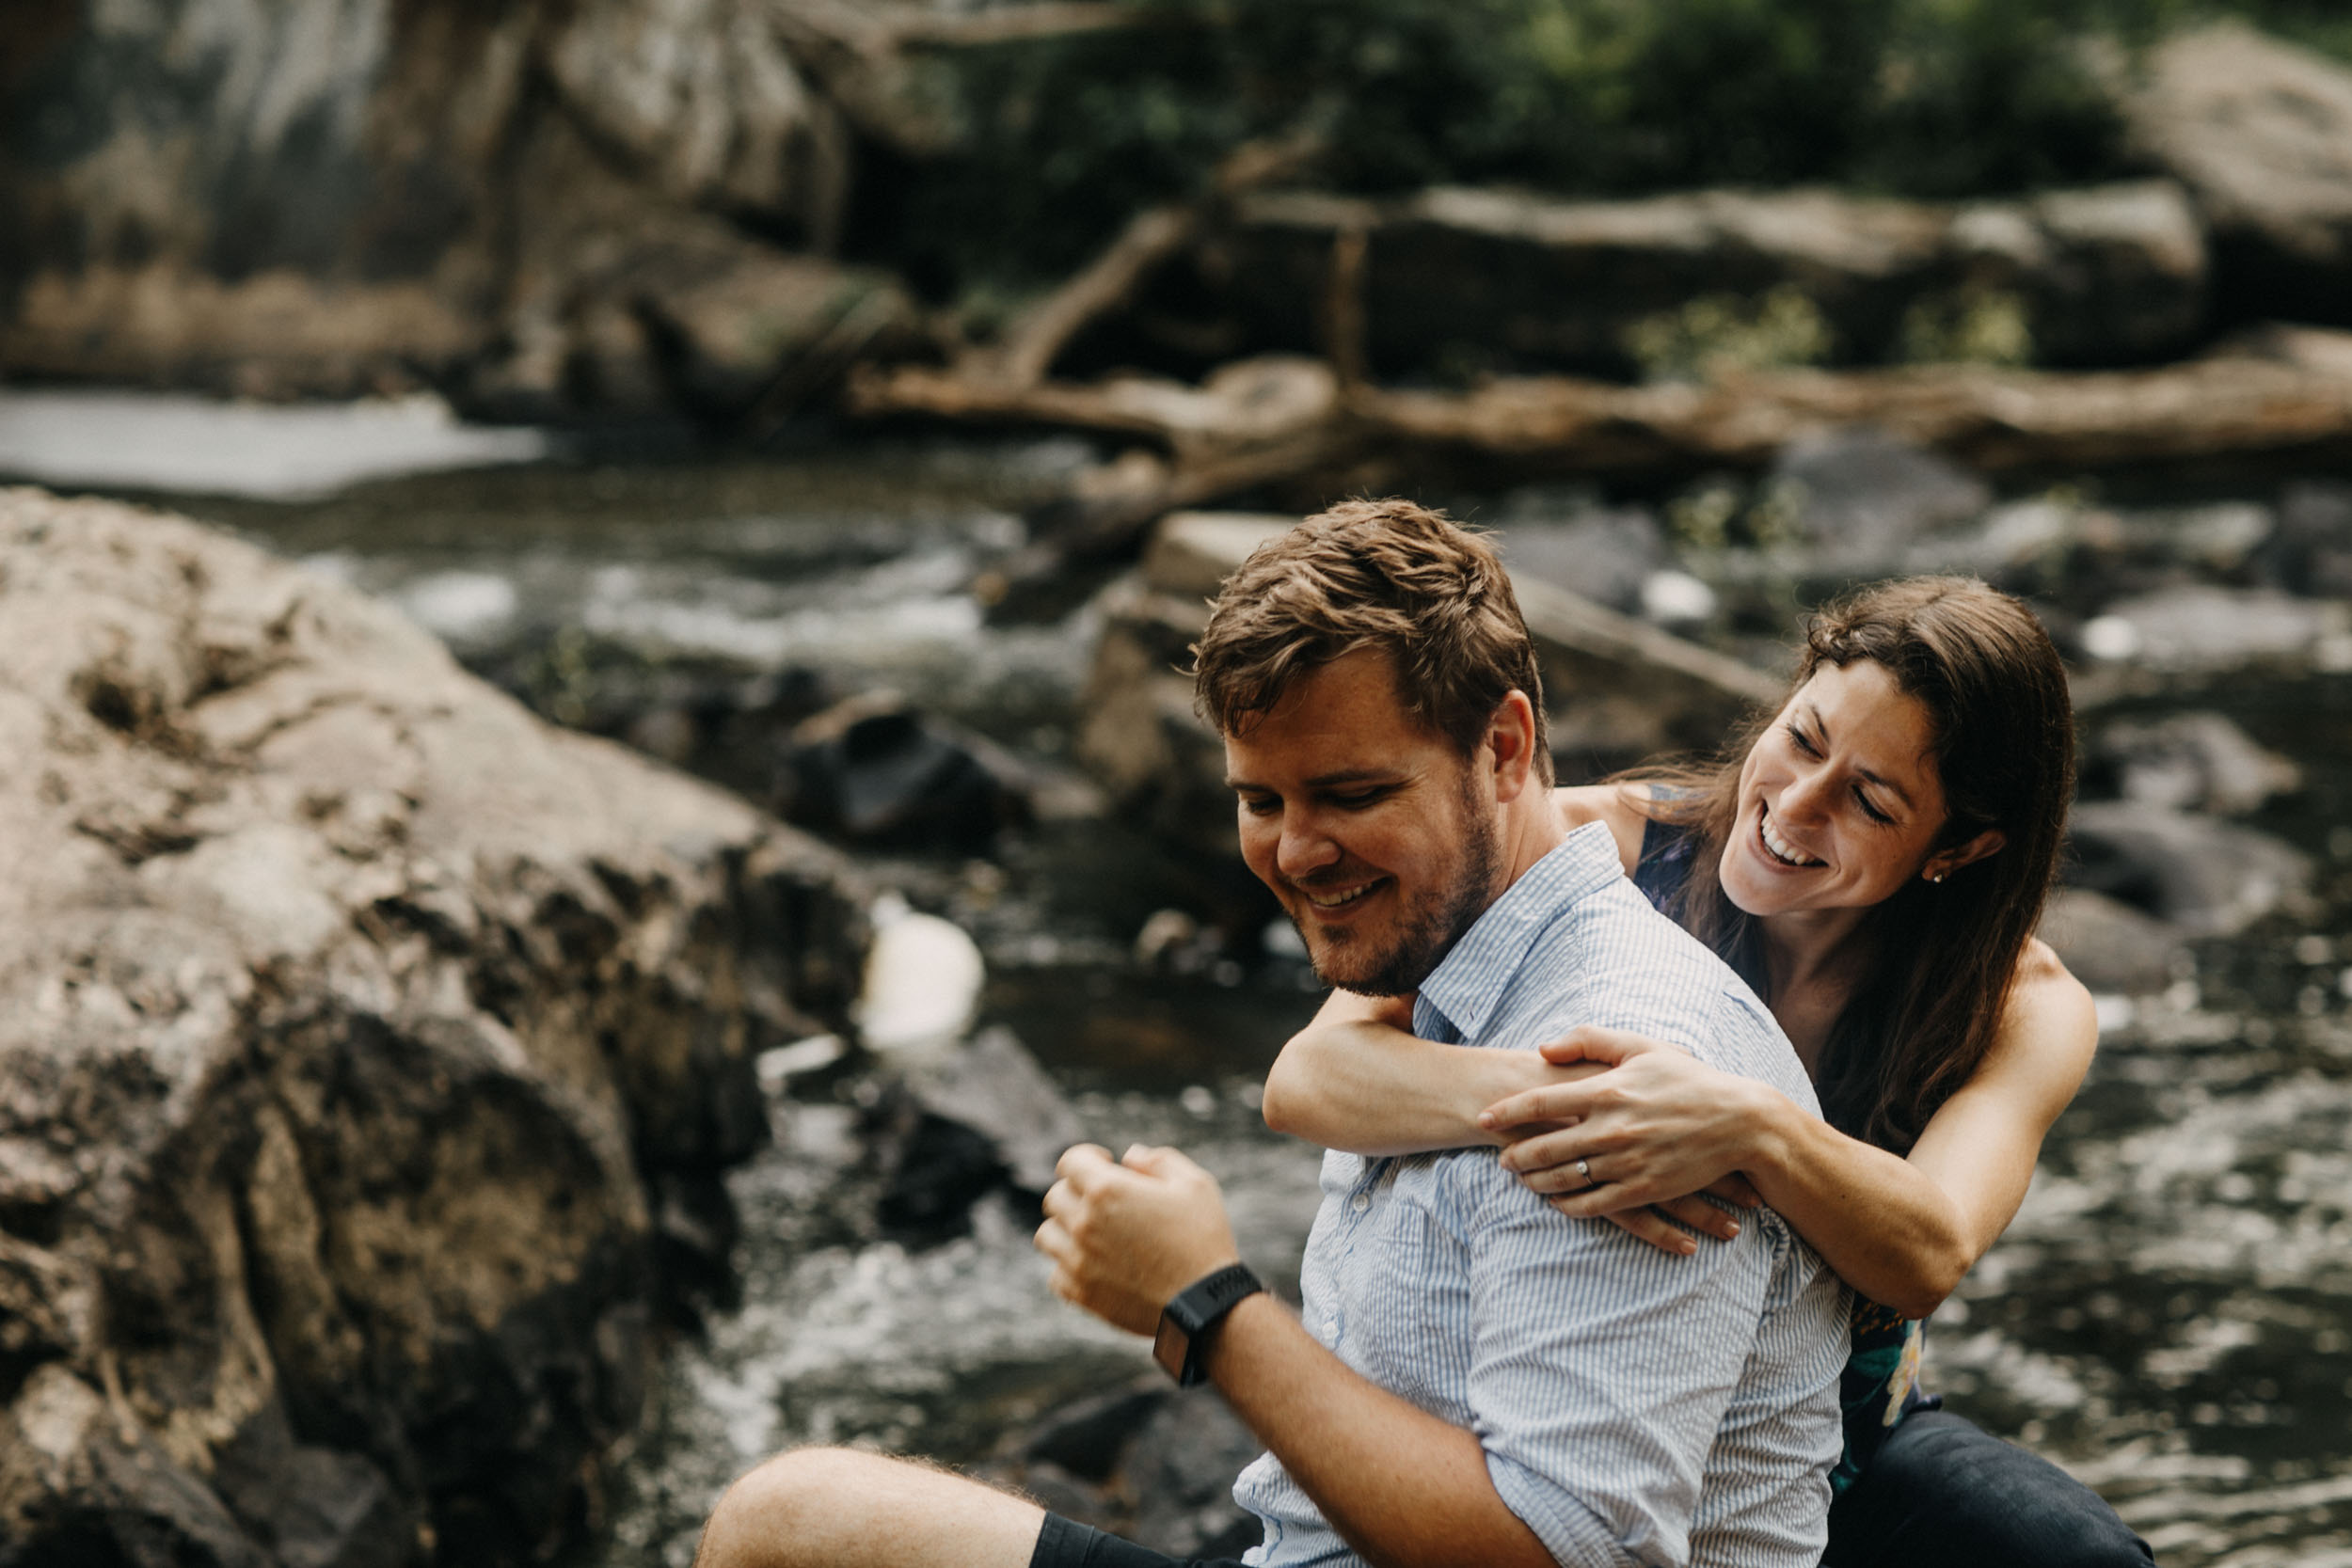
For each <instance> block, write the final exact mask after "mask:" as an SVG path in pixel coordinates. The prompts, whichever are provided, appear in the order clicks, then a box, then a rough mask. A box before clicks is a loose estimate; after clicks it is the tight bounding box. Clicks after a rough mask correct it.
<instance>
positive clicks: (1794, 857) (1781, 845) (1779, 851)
mask: <svg viewBox="0 0 2352 1568" xmlns="http://www.w3.org/2000/svg"><path fill="white" fill-rule="evenodd" d="M1756 842H1757V843H1759V844H1761V845H1763V846H1764V852H1765V853H1766V854H1768V855H1770V856H1772V859H1774V860H1776V861H1778V862H1779V863H1781V864H1783V865H1788V866H1795V867H1798V868H1799V869H1803V868H1804V867H1808V866H1815V865H1820V864H1821V863H1822V862H1820V861H1817V860H1815V859H1813V858H1812V857H1810V856H1809V855H1807V854H1805V853H1804V851H1803V850H1801V849H1799V848H1798V847H1796V846H1795V845H1793V844H1791V843H1789V842H1788V840H1787V839H1785V838H1783V837H1781V836H1780V834H1778V833H1776V832H1773V831H1772V813H1771V812H1770V811H1769V810H1767V809H1766V808H1765V807H1763V806H1761V805H1759V806H1757V807H1756Z"/></svg>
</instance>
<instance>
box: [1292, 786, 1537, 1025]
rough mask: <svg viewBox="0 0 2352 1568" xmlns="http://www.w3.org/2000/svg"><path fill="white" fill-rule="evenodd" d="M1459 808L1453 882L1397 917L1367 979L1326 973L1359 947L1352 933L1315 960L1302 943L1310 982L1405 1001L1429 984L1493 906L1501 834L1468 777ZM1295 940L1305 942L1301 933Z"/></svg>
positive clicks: (1369, 960) (1311, 948)
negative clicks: (1434, 972)
mask: <svg viewBox="0 0 2352 1568" xmlns="http://www.w3.org/2000/svg"><path fill="white" fill-rule="evenodd" d="M1458 808H1459V810H1460V812H1461V817H1462V823H1463V833H1462V845H1461V848H1460V853H1459V854H1458V855H1457V856H1456V857H1455V860H1454V865H1455V867H1456V871H1455V875H1454V880H1453V881H1452V882H1451V883H1449V884H1447V885H1446V886H1445V887H1443V888H1440V889H1437V890H1435V891H1434V892H1433V893H1432V895H1431V896H1429V897H1428V898H1427V899H1425V900H1423V901H1422V902H1421V903H1420V905H1419V906H1418V907H1417V908H1415V909H1413V910H1410V911H1402V929H1400V930H1399V931H1397V933H1396V934H1395V936H1394V938H1393V939H1392V941H1391V945H1390V947H1389V948H1388V950H1387V951H1385V952H1382V953H1378V954H1374V955H1367V956H1366V958H1365V960H1364V961H1365V962H1366V963H1368V964H1369V965H1370V966H1371V973H1369V974H1353V973H1351V974H1333V973H1332V972H1331V971H1330V970H1329V969H1327V968H1326V967H1325V966H1326V962H1327V959H1331V958H1338V957H1339V956H1340V953H1341V952H1342V951H1344V950H1346V949H1348V948H1352V947H1355V946H1357V945H1358V944H1359V942H1360V940H1361V939H1360V938H1359V937H1358V936H1357V935H1356V934H1355V933H1353V932H1351V933H1348V934H1347V935H1346V936H1345V937H1343V939H1342V940H1341V941H1340V942H1331V941H1330V939H1329V938H1326V939H1325V943H1324V945H1325V946H1326V947H1327V949H1333V950H1332V951H1327V952H1325V953H1322V954H1317V953H1316V952H1315V946H1316V944H1315V942H1313V941H1312V940H1311V939H1307V950H1308V953H1309V954H1310V955H1311V958H1312V961H1313V963H1314V968H1315V978H1317V979H1319V980H1321V981H1322V982H1323V983H1324V984H1325V985H1327V986H1335V987H1337V988H1338V989H1340V990H1351V991H1355V992H1357V993H1358V994H1359V995H1362V996H1404V995H1406V994H1407V993H1408V992H1411V991H1414V990H1419V989H1420V988H1421V983H1422V981H1423V980H1426V979H1427V978H1429V972H1430V971H1431V970H1433V969H1436V968H1437V967H1438V963H1439V962H1440V961H1442V960H1443V959H1444V958H1445V956H1446V954H1447V953H1448V952H1450V951H1451V950H1452V949H1453V947H1454V943H1455V942H1458V941H1460V940H1461V937H1462V933H1463V932H1465V931H1467V930H1469V929H1470V927H1471V926H1472V925H1474V924H1476V922H1477V920H1478V917H1479V916H1480V915H1481V914H1484V913H1485V912H1486V906H1487V905H1488V904H1489V903H1491V902H1493V900H1494V891H1495V889H1494V884H1495V878H1496V874H1497V871H1498V869H1499V867H1500V866H1501V864H1502V852H1501V845H1500V839H1501V834H1500V833H1498V832H1497V831H1496V828H1495V822H1494V817H1493V816H1492V814H1491V813H1488V812H1484V811H1481V810H1479V809H1478V802H1477V800H1475V799H1474V780H1473V779H1472V778H1470V777H1465V778H1464V779H1463V781H1462V792H1461V797H1460V800H1459V801H1458ZM1293 924H1296V922H1295V921H1294V922H1293ZM1300 935H1301V937H1302V938H1305V935H1306V934H1305V931H1304V930H1303V929H1302V930H1301V932H1300Z"/></svg>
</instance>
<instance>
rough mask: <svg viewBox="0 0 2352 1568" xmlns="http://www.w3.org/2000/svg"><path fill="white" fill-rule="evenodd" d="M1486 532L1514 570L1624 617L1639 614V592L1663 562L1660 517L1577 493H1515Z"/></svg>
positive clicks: (1546, 489) (1533, 490) (1545, 490)
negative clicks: (1601, 605)
mask: <svg viewBox="0 0 2352 1568" xmlns="http://www.w3.org/2000/svg"><path fill="white" fill-rule="evenodd" d="M1489 526H1490V527H1491V529H1492V531H1493V535H1494V543H1495V546H1496V547H1497V548H1498V549H1500V550H1501V551H1502V558H1503V560H1504V561H1505V562H1508V563H1509V565H1510V567H1511V570H1512V571H1513V572H1515V573H1518V574H1521V575H1523V576H1527V577H1532V578H1536V579H1537V580H1539V581H1543V582H1549V583H1550V584H1552V585H1553V586H1555V587H1559V588H1565V589H1567V590H1569V591H1570V592H1572V593H1577V594H1583V595H1584V596H1585V597H1586V598H1588V599H1593V600H1596V601H1597V602H1598V603H1601V604H1604V605H1607V606H1608V607H1609V608H1610V609H1612V610H1623V611H1626V612H1628V613H1631V612H1634V611H1637V610H1641V608H1642V592H1643V588H1644V587H1645V585H1646V584H1647V583H1648V582H1649V581H1650V579H1651V578H1654V577H1656V576H1657V575H1658V573H1659V572H1660V571H1661V570H1662V569H1663V568H1664V567H1665V564H1666V535H1665V531H1664V530H1663V529H1661V528H1660V527H1659V525H1658V519H1657V517H1655V516H1654V515H1651V514H1650V513H1649V512H1648V511H1646V510H1645V509H1644V508H1642V507H1638V506H1628V507H1607V506H1603V505H1601V504H1600V503H1599V502H1598V501H1597V499H1595V498H1594V497H1593V496H1592V495H1591V494H1590V493H1589V492H1586V491H1582V490H1578V489H1565V490H1559V489H1552V488H1549V487H1545V486H1537V487H1531V488H1529V489H1525V490H1518V491H1515V492H1513V493H1512V494H1511V495H1510V496H1508V497H1506V498H1505V499H1504V500H1503V502H1502V506H1501V507H1500V508H1499V509H1498V510H1497V513H1496V515H1495V516H1494V518H1493V519H1492V521H1491V524H1490V525H1489Z"/></svg>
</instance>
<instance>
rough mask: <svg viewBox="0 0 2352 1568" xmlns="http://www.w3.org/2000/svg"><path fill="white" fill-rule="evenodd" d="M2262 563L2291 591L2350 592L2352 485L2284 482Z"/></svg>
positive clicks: (2273, 576)
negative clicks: (2274, 522) (2275, 526)
mask: <svg viewBox="0 0 2352 1568" xmlns="http://www.w3.org/2000/svg"><path fill="white" fill-rule="evenodd" d="M2261 564H2262V566H2263V569H2264V571H2265V574H2266V575H2267V576H2268V577H2269V578H2271V579H2272V580H2274V581H2276V582H2277V583H2278V584H2279V585H2280V587H2282V588H2284V589H2286V590H2287V591H2288V592H2290V593H2295V594H2328V595H2332V596H2335V597H2339V598H2341V597H2344V596H2347V595H2352V485H2347V484H2341V483H2326V482H2324V481H2316V480H2303V481H2298V482H2296V483H2293V484H2290V485H2288V486H2287V487H2286V489H2285V490H2284V491H2283V492H2281V493H2280V498H2279V526H2278V528H2277V529H2276V530H2274V531H2273V532H2272V534H2271V536H2270V539H2269V541H2268V542H2267V544H2266V546H2265V548H2264V550H2263V552H2262V561H2261Z"/></svg>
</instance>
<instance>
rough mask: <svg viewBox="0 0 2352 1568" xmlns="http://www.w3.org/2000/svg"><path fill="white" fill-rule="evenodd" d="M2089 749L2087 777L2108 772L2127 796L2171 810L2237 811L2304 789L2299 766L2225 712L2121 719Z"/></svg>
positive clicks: (2125, 796)
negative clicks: (2258, 741) (2268, 745)
mask: <svg viewBox="0 0 2352 1568" xmlns="http://www.w3.org/2000/svg"><path fill="white" fill-rule="evenodd" d="M2089 750H2090V756H2089V757H2088V758H2086V759H2085V760H2086V762H2087V764H2088V766H2087V767H2086V768H2085V769H2084V772H2085V774H2086V775H2087V776H2096V775H2101V774H2106V775H2112V782H2113V784H2114V786H2115V788H2116V791H2117V792H2118V793H2119V794H2121V795H2122V797H2123V798H2124V799H2125V800H2137V801H2139V802H2140V803H2141V804H2143V805H2151V806H2164V807H2167V808H2169V809H2170V810H2173V811H2206V812H2215V813H2217V814H2219V815H2221V816H2239V815H2242V814H2244V813H2246V812H2250V811H2253V810H2256V809H2257V808H2259V807H2260V806H2261V805H2262V804H2263V803H2264V802H2265V801H2266V800H2269V799H2270V798H2271V797H2273V796H2275V795H2287V794H2292V793H2293V792H2294V791H2296V790H2297V789H2300V788H2301V787H2302V786H2303V773H2302V769H2301V768H2297V767H2296V765H2295V763H2294V762H2293V761H2292V760H2291V759H2289V758H2287V757H2283V756H2280V754H2279V753H2278V752H2272V751H2268V750H2266V749H2265V748H2264V747H2263V746H2261V745H2259V744H2258V743H2257V742H2256V741H2255V739H2254V737H2253V736H2249V735H2248V734H2247V733H2246V732H2245V731H2244V730H2243V729H2240V728H2239V727H2238V725H2237V723H2236V721H2233V720H2232V719H2231V718H2230V717H2229V716H2228V715H2226V714H2220V713H2213V712H2208V711H2198V710H2192V711H2190V712H2187V713H2173V714H2167V715H2166V716H2164V717H2163V718H2161V719H2144V720H2142V719H2124V720H2118V721H2115V722H2114V723H2111V724H2108V725H2107V726H2106V727H2105V728H2104V729H2103V730H2101V731H2100V733H2099V736H2098V739H2097V741H2096V742H2095V743H2094V744H2093V745H2092V746H2091V747H2090V748H2089Z"/></svg>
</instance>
